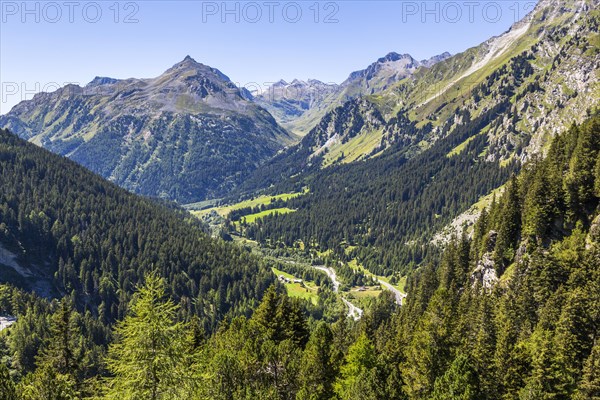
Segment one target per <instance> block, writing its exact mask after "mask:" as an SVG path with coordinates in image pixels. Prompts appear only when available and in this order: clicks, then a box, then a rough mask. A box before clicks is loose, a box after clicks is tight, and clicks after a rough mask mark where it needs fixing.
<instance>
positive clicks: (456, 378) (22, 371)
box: [0, 116, 600, 400]
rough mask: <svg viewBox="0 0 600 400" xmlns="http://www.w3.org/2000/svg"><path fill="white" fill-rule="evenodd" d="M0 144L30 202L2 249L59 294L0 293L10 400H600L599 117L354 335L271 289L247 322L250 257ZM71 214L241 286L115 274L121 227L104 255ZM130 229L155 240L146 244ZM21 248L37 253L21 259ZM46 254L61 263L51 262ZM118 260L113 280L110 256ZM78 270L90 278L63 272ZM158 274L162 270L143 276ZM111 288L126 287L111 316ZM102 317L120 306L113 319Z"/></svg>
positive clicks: (17, 195) (170, 274) (5, 164)
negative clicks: (5, 316) (117, 217)
mask: <svg viewBox="0 0 600 400" xmlns="http://www.w3.org/2000/svg"><path fill="white" fill-rule="evenodd" d="M2 135H3V137H2V139H3V144H2V152H1V153H0V157H1V159H2V164H1V165H2V172H3V174H2V177H3V179H4V177H12V178H13V179H5V180H4V182H3V187H10V186H11V184H14V183H15V182H17V180H16V179H17V178H16V177H18V179H19V180H18V182H22V185H23V187H24V188H25V190H19V191H16V190H15V191H14V192H12V193H11V192H10V191H4V192H3V193H2V196H3V197H2V204H3V205H2V213H3V214H2V215H3V221H8V222H5V223H4V225H3V232H4V236H3V240H2V243H3V245H5V246H16V245H17V244H20V246H22V248H23V249H26V250H27V251H26V252H24V255H23V257H27V258H28V260H30V261H31V262H32V265H34V263H35V262H37V263H38V265H40V264H39V263H41V262H42V261H47V262H56V263H58V265H59V268H58V272H57V273H56V274H55V276H54V277H51V279H53V281H54V282H55V286H56V288H57V290H61V291H63V294H64V295H63V296H62V298H61V299H60V300H51V301H50V300H46V299H44V298H41V297H39V296H37V295H34V294H28V293H27V292H25V291H23V290H22V289H19V288H16V287H13V286H10V285H3V286H1V287H0V307H1V308H2V312H4V313H9V314H11V315H15V316H17V317H18V321H17V323H15V324H14V325H13V326H12V327H11V328H10V329H7V330H4V331H3V332H2V336H1V343H0V344H1V348H2V357H3V358H2V361H3V362H2V363H1V365H0V368H1V371H0V391H1V392H0V393H1V396H0V397H2V398H3V399H72V398H107V399H179V398H181V399H361V400H362V399H474V400H475V399H582V400H583V399H596V398H600V363H599V360H600V345H599V342H598V335H599V329H600V220H599V218H600V217H599V216H598V206H599V204H600V117H598V116H594V117H592V118H590V119H589V120H587V121H586V122H585V123H583V124H581V125H573V126H571V127H570V128H569V129H567V130H566V131H564V132H563V133H562V134H560V135H558V136H557V137H556V138H555V139H554V140H553V142H552V144H551V146H550V148H549V149H548V155H547V157H545V158H544V159H536V160H532V161H531V162H529V163H527V164H525V165H524V167H523V168H522V170H521V172H520V173H518V174H515V175H513V177H512V178H510V180H509V182H508V183H507V185H506V189H505V190H504V192H503V193H502V194H501V195H498V197H497V198H494V200H493V202H492V204H491V205H490V206H489V207H488V208H487V209H485V211H484V212H483V213H482V214H481V217H480V218H479V220H478V221H477V222H476V224H475V226H474V228H473V235H472V237H468V236H466V235H462V236H461V237H455V238H454V239H453V240H452V241H451V242H450V243H449V244H448V245H447V247H446V249H445V250H444V252H443V254H442V255H441V257H440V260H439V262H432V263H428V264H425V265H422V266H421V267H419V268H418V269H417V270H416V271H415V272H414V273H413V274H411V275H410V278H409V281H408V283H407V288H406V290H407V291H408V293H410V296H409V297H408V298H407V300H406V302H405V303H404V304H403V305H402V306H401V307H398V306H397V305H396V304H395V303H394V302H393V301H392V300H391V299H390V295H389V294H388V293H387V292H383V293H382V294H381V295H380V297H379V298H378V299H377V300H376V301H375V302H373V303H372V304H371V305H370V307H369V308H368V309H367V310H365V314H364V316H363V318H361V319H360V320H358V321H352V320H351V319H347V318H345V315H343V313H342V314H341V315H340V316H339V318H337V319H336V320H335V321H333V322H330V323H328V322H325V321H322V320H321V321H319V320H317V319H315V318H312V317H309V316H308V314H307V313H306V309H305V307H304V306H303V304H302V302H301V301H300V300H298V299H292V298H290V297H288V296H287V295H286V294H285V293H284V292H282V290H281V288H280V287H279V286H278V285H271V286H270V287H269V288H268V289H267V290H265V293H264V296H263V297H262V301H261V302H260V304H258V306H257V307H256V309H255V311H254V313H253V314H252V315H250V314H249V313H244V307H243V305H244V304H250V302H251V300H250V299H251V296H253V295H254V293H255V292H253V290H256V291H259V290H260V288H266V287H268V286H269V285H270V284H271V282H270V280H269V278H268V275H267V274H263V273H262V272H261V271H263V269H264V267H263V266H261V265H260V263H257V261H256V260H255V259H253V258H252V256H251V255H248V254H244V253H243V252H242V251H240V250H236V249H235V247H233V246H230V245H226V244H223V243H220V244H219V242H213V241H210V240H209V239H207V238H206V237H205V235H204V233H203V232H202V229H201V227H199V226H196V225H194V224H193V223H191V222H190V221H186V220H185V219H184V218H183V216H182V214H181V212H180V211H177V210H174V211H169V210H167V209H165V208H164V207H161V206H158V205H156V204H153V203H150V202H149V201H147V200H139V199H138V198H135V197H133V196H131V195H128V194H126V193H125V192H122V191H121V190H120V189H117V188H116V187H114V186H112V185H109V184H106V183H104V182H102V181H101V180H100V179H90V176H84V175H85V174H87V173H86V172H83V171H82V170H80V169H79V168H78V167H75V166H73V165H71V164H70V162H68V161H65V160H63V159H60V158H58V157H57V156H53V155H50V154H49V153H47V152H45V151H43V150H39V149H36V148H35V147H33V146H32V145H28V144H25V143H24V142H22V141H20V140H19V139H17V138H15V137H14V136H11V135H10V134H8V133H3V134H2ZM24 166H27V169H25V168H24ZM67 166H68V167H70V168H65V167H67ZM82 174H83V175H82ZM41 177H45V178H46V179H44V180H43V182H44V184H42V180H40V178H41ZM83 178H85V179H83ZM69 179H73V180H78V181H79V182H80V183H83V182H84V181H87V182H89V183H84V184H83V185H81V186H79V187H80V190H81V192H80V193H77V196H83V195H85V196H87V197H86V198H87V199H88V202H87V204H89V205H91V204H93V205H94V206H93V207H88V208H81V207H84V206H83V205H82V204H81V203H78V202H77V201H76V199H77V197H76V194H75V193H71V192H70V190H72V189H70V190H68V189H66V188H67V186H62V188H61V189H59V187H58V183H59V182H61V181H65V180H69ZM53 193H54V194H55V195H54V196H53ZM59 193H61V195H59ZM23 196H31V198H24V197H23ZM69 199H72V200H69ZM25 200H26V203H25ZM20 204H35V205H36V207H35V208H34V207H29V208H25V209H23V208H21V207H22V206H21V207H20V206H19V205H20ZM48 204H51V205H52V206H53V207H52V208H47V205H48ZM45 206H46V207H45ZM133 206H135V207H133ZM77 207H80V209H78V208H77ZM74 209H75V210H78V214H77V215H86V217H87V222H88V223H89V222H91V221H94V218H95V217H94V215H96V216H97V215H104V216H105V218H109V217H110V216H112V215H114V213H116V212H119V213H122V214H121V215H128V214H129V213H131V214H132V215H131V217H130V219H129V220H128V221H129V222H128V226H129V227H130V229H131V231H135V232H139V236H138V241H137V244H136V245H138V246H140V247H141V248H144V247H145V246H158V248H160V244H161V243H160V241H161V236H160V235H161V234H164V233H161V230H162V229H166V231H168V232H169V233H170V234H171V235H172V237H171V238H170V239H169V240H170V241H171V242H172V243H178V242H177V240H180V241H181V244H180V245H181V246H182V253H181V254H190V255H189V256H190V257H191V254H195V252H192V251H191V250H190V251H189V253H188V252H185V251H183V250H185V249H187V248H188V247H189V248H191V249H198V254H196V257H200V256H201V255H202V254H204V255H203V256H202V257H207V258H208V257H212V259H207V260H206V261H204V262H206V263H208V262H211V263H217V262H219V261H220V260H222V262H226V261H230V262H231V261H233V260H235V267H236V268H237V269H238V270H237V271H236V270H234V271H235V273H234V272H231V269H230V268H231V266H229V267H228V268H225V269H224V270H222V271H221V270H219V269H216V268H214V267H213V268H212V269H211V270H203V269H202V262H203V261H202V259H200V260H198V259H196V258H191V260H193V263H195V264H190V265H197V266H198V267H197V268H198V271H197V272H196V273H198V274H201V275H204V274H206V275H208V276H209V277H210V278H209V277H207V278H205V279H204V278H201V279H204V280H205V281H206V287H205V288H200V287H199V288H194V290H195V291H194V290H192V288H191V287H189V285H190V283H189V281H187V280H186V277H187V276H188V275H189V274H191V273H194V271H195V269H194V268H188V269H187V270H184V269H181V267H180V266H181V265H182V264H184V261H183V260H180V261H179V262H180V264H178V263H177V260H169V259H168V257H169V255H166V254H165V255H164V257H167V259H166V260H160V259H150V260H146V259H145V258H144V257H142V256H141V255H140V256H138V257H136V258H126V257H127V254H126V253H125V252H123V250H122V249H126V248H128V247H129V246H128V245H123V244H122V243H121V242H120V241H119V240H118V238H119V233H120V231H121V229H122V228H120V227H119V226H114V225H110V224H100V222H97V223H98V224H99V226H100V227H103V229H107V231H108V232H109V233H110V235H114V237H115V240H114V241H113V242H112V244H111V243H98V242H97V241H94V240H89V239H87V238H86V235H81V234H80V235H79V237H80V238H79V239H76V238H73V236H71V237H69V235H71V234H72V233H73V232H74V231H78V232H81V226H86V219H84V218H78V219H77V218H75V217H74V216H73V214H72V211H71V210H74ZM53 211H54V212H53ZM96 218H97V217H96ZM140 219H141V220H142V221H152V222H155V223H156V225H154V226H155V229H153V230H149V231H143V230H142V228H141V225H137V224H138V223H139V221H140ZM57 221H61V222H57ZM63 221H64V222H63ZM108 221H110V219H108ZM59 224H60V225H61V226H60V227H58V225H59ZM73 224H75V225H76V227H73V226H72V225H73ZM170 224H172V225H170ZM70 229H71V230H70ZM96 229H99V228H96ZM135 229H139V231H136V230H135ZM26 233H27V234H26ZM86 233H87V232H86ZM89 234H90V235H91V237H93V235H94V229H91V228H90V231H89ZM177 234H181V235H183V236H181V237H180V238H179V239H178V236H177ZM31 235H36V236H34V237H36V238H40V239H39V240H38V241H35V242H34V241H32V242H27V241H26V240H25V238H28V237H32V236H31ZM186 235H187V236H186ZM192 235H193V236H192ZM109 237H110V236H109ZM41 240H43V241H41ZM53 241H56V242H53ZM79 241H80V242H79ZM61 242H64V243H65V244H64V248H63V247H61V246H60V245H59V244H60V243H61ZM74 242H75V243H74ZM33 243H38V246H37V247H36V246H32V245H33ZM41 243H46V244H48V243H50V244H51V245H47V247H48V248H52V247H53V246H56V248H59V249H61V251H58V252H57V253H56V254H54V253H52V254H48V253H45V252H44V251H43V247H42V246H41V245H40V244H41ZM104 252H106V255H104ZM141 254H144V253H143V252H141ZM113 256H114V258H115V265H116V266H115V267H114V269H111V265H110V263H109V262H108V261H107V260H106V258H105V257H108V258H109V259H110V258H112V257H113ZM44 257H46V258H44ZM73 257H81V258H82V259H89V260H90V262H89V264H88V263H84V265H90V266H92V265H97V266H99V267H96V268H90V270H89V271H88V270H86V269H84V268H81V269H80V270H77V271H71V270H70V268H72V267H67V266H68V265H72V261H71V260H72V259H73ZM181 257H183V256H181ZM152 262H155V263H156V264H157V265H161V264H162V265H164V264H165V263H166V265H169V266H170V268H168V269H166V270H163V269H161V268H154V269H152V268H150V267H147V268H144V266H146V265H151V263H152ZM137 263H139V265H138V264H137ZM145 263H149V264H145ZM132 264H133V265H136V268H132V269H129V268H127V269H126V267H125V266H126V265H132ZM78 265H79V263H78ZM213 265H214V264H213ZM104 268H106V270H105V269H104ZM98 270H101V271H102V273H101V276H100V277H98V280H96V277H95V276H94V275H92V277H91V278H89V282H88V281H87V279H86V277H87V276H88V275H87V274H89V273H92V274H94V273H98ZM474 270H480V271H482V274H479V275H478V274H476V273H473V272H472V271H474ZM486 274H487V276H494V277H495V279H496V281H495V282H494V284H490V280H488V279H482V278H481V277H482V275H486ZM261 276H262V277H263V278H262V279H259V277H261ZM104 281H109V282H110V283H111V284H112V285H116V286H118V288H119V289H118V290H115V291H114V293H115V295H116V298H115V299H113V300H112V302H110V303H109V300H108V297H105V296H106V295H107V289H106V287H105V286H104V285H105V283H103V282H104ZM169 282H178V283H179V284H180V285H182V286H181V287H174V286H173V284H174V283H171V284H169ZM26 283H27V282H24V285H25V284H26ZM211 290H212V291H213V292H214V296H213V297H208V299H210V300H207V298H206V297H204V301H205V302H204V304H203V307H202V308H201V309H202V310H206V309H212V310H214V313H215V314H214V315H215V317H214V318H217V316H223V315H226V317H222V319H220V321H221V323H219V324H217V325H218V326H217V328H216V330H213V331H211V328H213V327H214V326H215V325H214V322H215V321H214V320H212V319H211V320H209V321H207V318H208V316H207V315H205V314H203V313H201V312H200V307H198V305H197V303H195V302H194V301H193V299H194V298H198V293H206V292H211ZM109 293H110V292H109ZM181 293H189V297H186V296H183V295H182V294H181ZM221 296H222V297H221ZM209 303H210V304H209ZM107 304H110V305H113V304H116V306H115V307H116V308H115V311H114V314H113V313H107V311H106V310H107V309H109V310H111V309H112V308H111V307H108V308H107ZM190 304H193V305H195V307H193V306H191V305H190ZM115 321H116V322H115Z"/></svg>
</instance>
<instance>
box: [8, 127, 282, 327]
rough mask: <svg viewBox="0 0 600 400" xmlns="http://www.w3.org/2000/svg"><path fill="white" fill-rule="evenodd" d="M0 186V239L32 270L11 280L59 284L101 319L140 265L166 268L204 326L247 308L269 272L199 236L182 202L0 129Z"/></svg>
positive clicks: (112, 311)
mask: <svg viewBox="0 0 600 400" xmlns="http://www.w3.org/2000/svg"><path fill="white" fill-rule="evenodd" d="M0 187H2V191H1V192H0V244H1V245H2V246H3V247H5V248H7V249H8V250H10V251H11V252H12V253H14V254H17V255H18V260H17V261H18V262H19V263H20V264H21V265H22V266H23V267H29V269H30V271H31V272H32V274H33V277H19V276H17V277H16V278H15V280H12V279H11V281H16V282H19V283H21V286H24V287H27V286H31V287H32V288H33V289H36V290H37V291H38V292H41V293H42V294H43V295H50V294H53V293H56V294H68V295H70V296H71V297H72V298H73V300H74V302H75V304H76V305H77V306H78V308H80V309H89V310H91V311H92V313H93V314H94V315H98V317H99V319H100V321H102V322H103V323H105V324H108V323H112V322H113V321H115V320H117V319H122V318H123V316H124V315H125V310H126V307H127V304H128V303H129V300H130V298H131V293H132V292H133V291H134V289H135V285H136V284H137V283H138V282H140V280H141V279H142V277H143V276H144V274H145V273H147V272H149V271H158V273H159V275H160V276H162V277H164V278H166V280H167V282H168V285H167V292H168V293H169V294H170V295H172V296H173V297H174V298H175V300H176V301H177V302H178V303H179V304H180V305H181V313H183V314H185V315H193V314H196V315H198V316H200V318H201V319H202V322H203V324H204V326H205V328H206V329H209V330H210V329H213V328H214V327H215V326H216V325H217V323H218V321H220V320H221V319H222V318H223V316H224V315H226V314H227V313H234V314H238V315H240V314H248V313H249V312H250V310H252V309H253V308H254V306H255V304H256V302H257V301H258V300H259V299H260V297H261V294H262V293H263V292H264V290H265V289H266V288H267V287H268V286H269V285H270V284H271V283H272V282H273V277H272V274H271V272H270V270H269V269H268V268H266V266H265V265H264V262H262V261H260V260H258V259H257V258H256V257H253V256H251V255H250V254H249V252H247V251H245V250H243V249H240V248H239V247H235V246H232V245H229V244H226V243H224V242H222V241H215V240H213V239H211V238H209V237H208V235H207V234H205V233H204V232H203V230H202V227H201V226H200V225H199V223H198V222H194V219H192V218H190V217H189V216H187V214H185V213H184V212H180V211H177V210H169V209H167V208H165V207H162V206H159V205H157V204H155V203H153V202H151V201H148V200H144V199H141V198H139V197H136V196H134V195H132V194H130V193H128V192H126V191H124V190H122V189H119V188H118V187H117V186H115V185H113V184H110V183H107V182H106V181H104V180H103V179H101V178H100V177H98V176H96V175H94V174H92V173H90V172H88V171H86V170H85V169H83V168H82V167H79V166H78V165H76V164H75V163H73V162H71V161H68V160H66V159H63V158H61V157H58V156H56V155H52V154H51V153H49V152H47V151H45V150H42V149H39V148H37V147H36V146H34V145H32V144H28V143H26V142H24V141H22V140H21V139H18V138H17V137H16V136H13V135H11V134H9V133H7V132H4V131H0ZM2 268H3V271H12V269H10V268H7V267H2ZM15 275H16V274H15ZM50 285H51V286H52V287H53V289H52V290H51V289H49V286H50ZM43 289H45V290H43Z"/></svg>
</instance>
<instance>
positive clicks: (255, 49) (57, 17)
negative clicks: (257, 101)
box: [0, 0, 535, 114]
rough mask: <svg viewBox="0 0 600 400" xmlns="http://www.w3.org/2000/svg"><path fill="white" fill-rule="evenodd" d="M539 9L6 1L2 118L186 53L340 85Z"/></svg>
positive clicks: (255, 78)
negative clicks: (73, 86) (393, 59)
mask: <svg viewBox="0 0 600 400" xmlns="http://www.w3.org/2000/svg"><path fill="white" fill-rule="evenodd" d="M534 4H535V1H523V0H514V1H513V0H510V1H468V0H466V1H461V0H459V1H334V2H327V1H322V2H316V1H312V0H311V1H297V2H293V1H270V0H266V1H256V2H226V3H224V2H221V1H160V0H159V1H130V2H128V1H122V2H116V1H112V0H110V1H96V2H93V1H77V0H73V1H69V0H57V1H56V2H46V1H37V2H36V1H33V2H26V3H23V2H22V1H7V0H0V11H1V16H0V18H1V20H0V83H1V85H2V86H1V91H2V93H1V99H0V114H3V113H6V112H8V111H9V109H10V108H11V107H12V106H13V105H15V104H16V103H18V102H19V101H20V100H22V99H25V98H27V99H29V98H31V97H32V94H33V92H35V91H39V90H42V89H43V90H47V91H51V90H55V89H56V86H57V85H64V84H65V83H68V82H75V83H78V84H81V85H84V84H86V83H87V82H89V81H90V80H92V79H93V78H94V77H95V76H110V77H115V78H129V77H140V78H145V77H154V76H157V75H159V74H161V73H162V72H163V71H164V70H165V69H167V68H169V67H170V66H171V65H173V64H175V63H176V62H179V61H181V60H182V59H183V58H184V57H185V56H186V55H188V54H189V55H190V56H192V57H193V58H194V59H196V60H197V61H199V62H202V63H204V64H208V65H210V66H213V67H215V68H218V69H220V70H221V71H222V72H223V73H225V74H226V75H228V76H229V77H230V78H231V79H232V80H233V81H234V82H236V83H238V84H240V85H246V86H249V85H251V83H252V82H257V83H258V84H260V85H264V84H265V83H267V82H273V81H275V80H278V79H280V78H283V79H285V80H288V81H289V80H291V79H293V78H300V79H308V78H315V79H320V80H322V81H325V82H338V83H339V82H341V81H343V80H344V79H345V78H346V77H347V76H348V74H349V73H350V72H352V71H354V70H358V69H362V68H365V67H366V66H367V65H369V64H370V63H371V62H373V61H374V60H376V59H377V58H379V57H381V56H384V55H385V54H387V53H389V52H390V51H396V52H399V53H410V54H411V55H413V57H415V58H417V59H423V58H428V57H430V56H433V55H435V54H439V53H442V52H444V51H449V52H451V53H452V54H455V53H458V52H461V51H463V50H465V49H467V48H469V47H472V46H475V45H477V44H479V43H481V42H483V41H485V40H486V39H488V38H489V37H491V36H494V35H499V34H501V33H502V32H504V31H506V30H507V29H508V28H509V27H510V25H511V24H513V23H514V22H515V20H517V19H519V18H522V17H523V16H524V15H525V14H526V13H527V11H528V10H531V9H532V8H533V6H534ZM317 10H318V12H317Z"/></svg>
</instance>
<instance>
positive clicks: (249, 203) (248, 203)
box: [184, 189, 308, 217]
mask: <svg viewBox="0 0 600 400" xmlns="http://www.w3.org/2000/svg"><path fill="white" fill-rule="evenodd" d="M306 193H308V189H306V190H304V191H303V192H295V193H283V194H278V195H274V196H265V195H262V196H258V197H255V198H253V199H250V200H244V201H241V202H239V203H235V204H230V205H226V206H215V207H209V208H204V209H202V210H198V208H200V207H202V206H203V205H207V204H208V205H210V204H209V203H208V202H199V203H193V204H188V205H186V206H184V207H185V208H186V209H188V210H191V213H192V214H193V215H195V216H197V217H202V216H203V215H207V214H209V213H211V212H212V211H216V212H217V214H219V215H220V216H222V217H227V215H229V213H230V212H231V211H233V210H239V209H240V208H246V207H256V206H260V205H265V206H266V205H269V204H271V201H272V200H282V201H287V200H289V199H292V198H294V197H298V196H302V195H304V194H306Z"/></svg>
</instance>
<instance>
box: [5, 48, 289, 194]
mask: <svg viewBox="0 0 600 400" xmlns="http://www.w3.org/2000/svg"><path fill="white" fill-rule="evenodd" d="M251 97H252V96H251V95H250V93H249V92H247V91H246V90H243V89H242V90H240V89H238V88H237V87H236V86H235V85H234V84H233V83H232V82H231V81H230V80H229V78H228V77H227V76H225V75H224V74H223V73H221V72H220V71H219V70H217V69H215V68H211V67H209V66H206V65H203V64H200V63H198V62H196V61H195V60H193V59H192V58H191V57H189V56H188V57H186V58H185V59H184V60H183V61H181V62H180V63H177V64H175V65H174V66H173V67H172V68H169V69H168V70H167V71H166V72H165V73H163V74H162V75H160V76H158V77H156V78H151V79H133V78H132V79H125V80H117V79H112V78H106V77H97V78H95V79H94V80H93V81H92V82H90V83H89V84H88V85H86V86H85V87H80V86H76V85H68V86H65V87H63V88H61V89H59V90H57V91H55V92H52V93H39V94H37V95H36V96H34V98H33V99H32V100H29V101H23V102H21V103H19V104H18V105H16V106H15V107H14V108H13V109H12V110H11V111H10V112H9V113H8V114H6V115H4V116H0V126H1V127H4V128H8V129H10V130H11V131H12V132H14V133H16V134H18V135H19V136H20V137H22V138H24V139H27V140H29V141H31V142H34V143H36V144H38V145H41V146H43V147H45V148H47V149H50V150H52V151H54V152H56V153H58V154H61V155H65V156H68V157H69V158H71V159H73V160H75V161H77V162H79V163H80V164H82V165H84V166H85V167H87V168H89V169H91V170H92V171H94V172H97V173H99V174H100V175H102V176H103V177H105V178H109V179H110V180H112V181H114V182H116V183H117V184H119V185H121V186H123V187H125V188H127V189H129V190H132V191H134V192H137V193H140V194H144V195H149V196H158V197H162V198H166V199H172V200H177V201H181V202H188V201H195V200H197V199H201V198H204V197H207V196H214V195H217V194H219V193H221V192H222V191H226V190H229V189H231V188H232V187H235V185H236V184H237V183H239V182H240V181H241V180H242V179H243V178H244V177H245V176H246V175H247V174H248V173H249V172H251V171H252V170H254V169H256V168H257V167H258V166H259V165H261V163H262V162H264V161H266V160H268V159H269V158H270V157H272V156H273V155H274V154H275V153H276V152H277V151H279V150H280V149H282V148H283V147H284V146H286V145H289V144H291V143H292V142H293V141H294V138H293V136H291V135H290V134H288V133H287V132H286V131H285V130H284V129H283V128H281V127H280V126H279V125H278V124H277V123H276V122H275V120H274V119H273V117H272V116H271V115H270V114H269V113H268V112H267V111H266V110H264V109H263V108H262V107H260V106H259V105H257V104H256V103H254V102H252V101H251V100H250V99H251Z"/></svg>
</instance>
